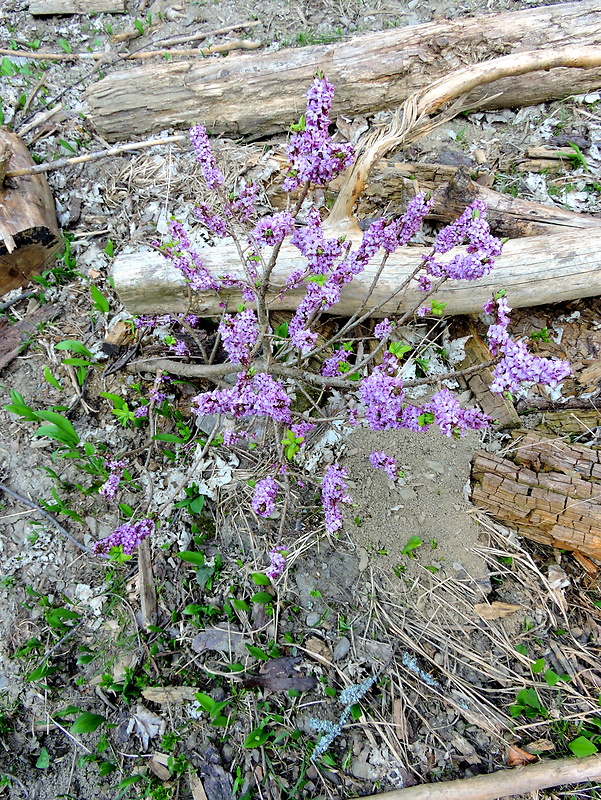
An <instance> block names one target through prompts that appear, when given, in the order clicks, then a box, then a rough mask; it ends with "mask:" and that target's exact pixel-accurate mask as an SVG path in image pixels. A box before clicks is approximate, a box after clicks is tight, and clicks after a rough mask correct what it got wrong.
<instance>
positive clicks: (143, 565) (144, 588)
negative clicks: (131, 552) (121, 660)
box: [138, 539, 157, 630]
mask: <svg viewBox="0 0 601 800" xmlns="http://www.w3.org/2000/svg"><path fill="white" fill-rule="evenodd" d="M138 569H139V589H140V608H141V610H142V627H144V628H146V629H147V630H148V626H149V625H156V623H157V595H156V587H155V585H154V575H153V571H152V557H151V555H150V542H149V541H148V539H143V540H142V541H141V542H140V544H139V546H138Z"/></svg>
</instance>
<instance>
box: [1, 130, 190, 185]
mask: <svg viewBox="0 0 601 800" xmlns="http://www.w3.org/2000/svg"><path fill="white" fill-rule="evenodd" d="M187 139H188V137H187V136H186V135H185V134H178V135H177V136H166V137H165V138H164V139H147V140H146V141H145V142H130V143H129V144H123V145H121V146H120V147H111V148H110V149H109V150H96V152H94V153H87V154H86V155H85V156H74V157H73V158H59V159H57V160H56V161H45V162H44V163H43V164H35V165H34V166H33V167H27V168H23V169H14V170H12V171H10V172H7V173H6V177H7V178H18V177H20V176H21V175H37V174H39V173H40V172H53V171H54V170H55V169H62V168H63V167H67V166H69V165H70V164H85V163H86V162H87V161H97V160H98V159H99V158H106V157H107V156H119V155H121V154H122V153H129V152H130V151H131V150H143V149H144V148H146V147H157V146H158V145H161V144H172V143H173V142H184V141H186V140H187Z"/></svg>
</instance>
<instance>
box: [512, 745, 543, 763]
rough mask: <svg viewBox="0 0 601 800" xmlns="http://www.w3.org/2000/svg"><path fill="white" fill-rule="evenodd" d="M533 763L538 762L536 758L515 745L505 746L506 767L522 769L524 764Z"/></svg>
mask: <svg viewBox="0 0 601 800" xmlns="http://www.w3.org/2000/svg"><path fill="white" fill-rule="evenodd" d="M533 761H538V757H537V756H535V755H532V753H527V752H526V751H525V750H522V749H521V748H520V747H518V746H517V745H515V744H510V745H507V766H508V767H523V766H525V765H526V764H532V762H533Z"/></svg>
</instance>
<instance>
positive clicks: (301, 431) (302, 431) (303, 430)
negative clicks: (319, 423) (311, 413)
mask: <svg viewBox="0 0 601 800" xmlns="http://www.w3.org/2000/svg"><path fill="white" fill-rule="evenodd" d="M314 428H315V425H314V424H313V423H312V422H297V423H295V424H294V425H291V426H290V430H291V431H292V433H293V434H294V435H295V436H296V438H297V439H298V438H299V437H300V436H302V438H303V439H304V438H305V436H306V435H307V434H308V433H309V431H312V430H313V429H314Z"/></svg>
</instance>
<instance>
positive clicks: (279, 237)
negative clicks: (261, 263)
mask: <svg viewBox="0 0 601 800" xmlns="http://www.w3.org/2000/svg"><path fill="white" fill-rule="evenodd" d="M293 230H294V217H293V216H292V214H291V213H290V212H289V211H279V212H278V213H277V214H270V215H268V216H266V217H261V219H260V220H259V221H258V222H257V224H256V225H255V228H254V230H253V232H252V236H253V238H254V240H255V241H256V243H257V244H258V245H259V247H270V246H271V247H273V245H276V244H279V243H280V242H283V241H284V239H285V238H286V236H288V234H290V233H292V231H293Z"/></svg>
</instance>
